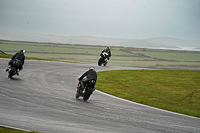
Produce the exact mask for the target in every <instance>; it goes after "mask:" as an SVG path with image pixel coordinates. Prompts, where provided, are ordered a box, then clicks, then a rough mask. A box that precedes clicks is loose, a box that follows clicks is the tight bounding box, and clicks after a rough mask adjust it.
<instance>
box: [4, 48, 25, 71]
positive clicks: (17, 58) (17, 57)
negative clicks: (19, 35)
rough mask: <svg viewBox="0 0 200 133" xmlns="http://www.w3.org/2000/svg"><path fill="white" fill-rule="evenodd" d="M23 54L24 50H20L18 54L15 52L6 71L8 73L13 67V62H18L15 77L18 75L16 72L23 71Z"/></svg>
mask: <svg viewBox="0 0 200 133" xmlns="http://www.w3.org/2000/svg"><path fill="white" fill-rule="evenodd" d="M24 53H25V50H20V51H19V52H17V53H16V54H15V55H14V56H13V57H12V58H11V60H10V61H9V63H8V67H7V69H6V71H8V70H9V69H10V68H11V67H12V66H13V63H14V61H17V60H18V61H19V62H20V64H19V68H18V69H19V70H17V75H19V73H18V72H19V71H20V70H22V69H23V65H24V60H25V56H24Z"/></svg>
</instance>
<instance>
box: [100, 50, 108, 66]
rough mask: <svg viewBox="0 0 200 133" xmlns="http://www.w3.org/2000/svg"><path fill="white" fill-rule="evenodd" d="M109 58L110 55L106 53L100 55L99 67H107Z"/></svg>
mask: <svg viewBox="0 0 200 133" xmlns="http://www.w3.org/2000/svg"><path fill="white" fill-rule="evenodd" d="M107 56H108V53H106V52H103V53H101V54H100V58H99V61H98V65H99V66H101V65H102V64H103V65H104V66H106V65H107V63H108V60H107Z"/></svg>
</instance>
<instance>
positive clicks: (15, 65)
mask: <svg viewBox="0 0 200 133" xmlns="http://www.w3.org/2000/svg"><path fill="white" fill-rule="evenodd" d="M21 64H22V63H21V62H20V61H19V60H17V59H16V60H14V61H13V65H12V66H11V68H9V69H8V78H9V79H11V78H12V77H13V76H14V75H16V74H17V73H18V72H19V66H20V65H21Z"/></svg>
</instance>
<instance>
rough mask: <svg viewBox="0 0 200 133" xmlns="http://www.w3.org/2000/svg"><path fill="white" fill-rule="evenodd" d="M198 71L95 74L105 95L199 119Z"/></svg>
mask: <svg viewBox="0 0 200 133" xmlns="http://www.w3.org/2000/svg"><path fill="white" fill-rule="evenodd" d="M199 81H200V71H184V70H113V71H103V72H98V80H97V84H96V88H97V89H98V90H100V91H103V92H105V93H108V94H111V95H114V96H117V97H120V98H123V99H127V100H130V101H134V102H137V103H141V104H145V105H149V106H152V107H156V108H161V109H164V110H169V111H173V112H177V113H181V114H186V115H190V116H195V117H200V97H199V96H200V82H199Z"/></svg>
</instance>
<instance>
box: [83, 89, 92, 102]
mask: <svg viewBox="0 0 200 133" xmlns="http://www.w3.org/2000/svg"><path fill="white" fill-rule="evenodd" d="M91 94H92V88H91V87H89V88H88V89H87V90H86V91H85V94H84V96H83V100H84V101H87V100H88V99H89V98H90V95H91Z"/></svg>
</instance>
